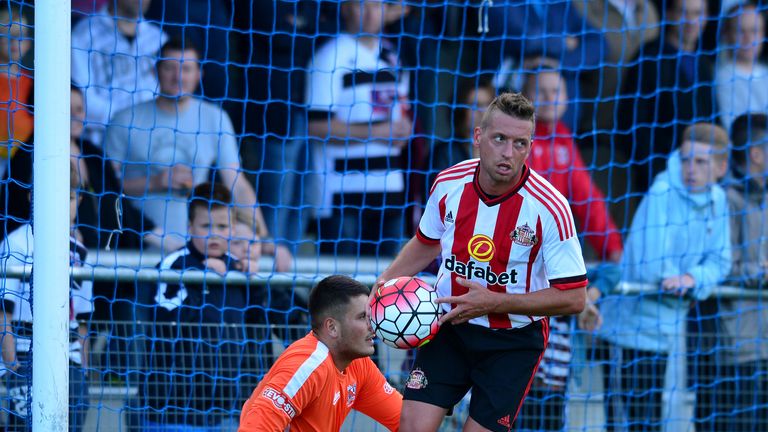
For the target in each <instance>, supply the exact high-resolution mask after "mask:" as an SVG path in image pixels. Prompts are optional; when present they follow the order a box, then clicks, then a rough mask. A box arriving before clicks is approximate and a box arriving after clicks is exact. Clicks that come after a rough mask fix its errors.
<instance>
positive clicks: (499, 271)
mask: <svg viewBox="0 0 768 432" xmlns="http://www.w3.org/2000/svg"><path fill="white" fill-rule="evenodd" d="M478 165H479V160H478V159H471V160H468V161H464V162H461V163H459V164H456V165H454V166H453V167H451V168H448V169H446V170H444V171H443V172H441V173H440V174H439V175H438V176H437V178H436V179H435V182H434V184H433V185H432V190H431V192H430V197H429V200H428V201H427V207H426V209H425V210H424V215H423V216H422V218H421V222H420V223H419V230H418V232H417V234H416V236H417V238H418V239H419V240H420V241H422V242H424V243H428V244H435V243H437V242H439V243H440V245H441V246H442V264H441V266H440V271H439V272H438V276H437V283H436V288H437V292H438V294H439V295H440V296H441V297H444V296H450V295H462V294H464V293H466V292H467V289H466V288H465V287H463V286H461V285H459V284H458V283H457V282H456V280H455V279H456V277H463V278H467V279H471V280H473V281H475V282H478V283H480V284H483V285H485V286H487V287H488V289H490V290H493V291H496V292H507V293H510V294H524V293H529V292H534V291H538V290H542V289H545V288H549V287H553V288H558V289H563V290H565V289H574V288H582V287H585V286H587V276H586V268H585V266H584V258H583V257H582V254H581V245H580V244H579V240H578V238H577V237H576V226H575V224H574V222H573V215H572V214H571V209H570V206H569V205H568V202H567V201H566V199H565V198H564V197H563V195H562V194H560V193H559V192H558V191H557V190H556V189H555V188H554V187H553V186H552V185H551V184H549V182H547V181H546V180H545V179H544V178H542V177H541V176H540V175H539V174H537V173H536V172H535V171H533V170H531V169H529V168H528V167H527V166H525V167H524V168H523V175H522V177H521V179H520V182H519V183H518V184H517V185H516V186H515V187H514V188H512V189H511V190H510V191H509V192H507V193H506V194H504V195H501V196H497V197H492V196H488V195H487V194H485V193H484V192H483V191H482V190H481V189H480V185H479V184H478V182H477V171H478ZM443 307H444V308H445V309H446V310H450V308H451V306H450V305H447V304H444V305H443ZM540 318H542V317H537V316H521V315H511V314H509V315H508V314H490V315H487V316H481V317H477V318H474V319H473V320H472V321H471V322H472V323H473V324H477V325H481V326H484V327H490V328H514V327H523V326H525V325H528V324H530V323H531V322H533V321H535V320H537V319H540Z"/></svg>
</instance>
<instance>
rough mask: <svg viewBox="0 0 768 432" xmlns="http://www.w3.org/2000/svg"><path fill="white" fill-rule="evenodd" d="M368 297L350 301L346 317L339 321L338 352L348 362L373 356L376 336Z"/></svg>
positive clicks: (345, 313)
mask: <svg viewBox="0 0 768 432" xmlns="http://www.w3.org/2000/svg"><path fill="white" fill-rule="evenodd" d="M367 306H368V296H357V297H353V298H352V299H350V300H349V304H348V305H347V307H346V310H345V312H344V315H343V316H342V317H340V320H339V326H340V328H339V335H338V336H339V337H338V345H337V351H338V353H339V355H341V356H343V357H345V358H346V359H348V360H354V359H356V358H360V357H367V356H370V355H373V353H374V349H373V340H374V336H375V334H374V333H373V328H372V327H371V320H370V315H369V314H368V307H367Z"/></svg>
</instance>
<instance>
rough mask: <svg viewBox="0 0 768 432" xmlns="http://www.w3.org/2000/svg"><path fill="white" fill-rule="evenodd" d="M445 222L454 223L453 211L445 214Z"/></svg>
mask: <svg viewBox="0 0 768 432" xmlns="http://www.w3.org/2000/svg"><path fill="white" fill-rule="evenodd" d="M445 223H453V212H452V211H450V210H449V211H448V214H447V215H445Z"/></svg>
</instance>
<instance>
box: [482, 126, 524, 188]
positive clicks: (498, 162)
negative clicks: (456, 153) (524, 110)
mask: <svg viewBox="0 0 768 432" xmlns="http://www.w3.org/2000/svg"><path fill="white" fill-rule="evenodd" d="M532 134H533V122H532V121H530V120H522V119H519V118H515V117H512V116H508V115H506V114H504V113H502V112H500V111H496V112H495V113H493V115H492V117H491V118H490V119H489V121H488V125H487V126H486V128H485V130H483V129H482V128H481V127H478V128H475V136H474V145H475V146H476V147H477V150H478V151H479V153H480V173H479V178H478V180H479V182H480V186H481V187H482V188H483V191H485V193H487V194H491V195H502V194H504V193H505V192H507V191H508V190H509V189H510V188H511V187H513V186H514V185H515V184H516V183H517V181H518V180H519V179H520V173H521V172H522V169H523V165H524V164H525V161H526V159H528V155H529V154H531V136H532Z"/></svg>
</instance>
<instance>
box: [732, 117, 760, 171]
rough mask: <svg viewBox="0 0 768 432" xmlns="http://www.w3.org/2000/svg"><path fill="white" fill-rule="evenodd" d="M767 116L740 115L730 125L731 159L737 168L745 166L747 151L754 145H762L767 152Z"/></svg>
mask: <svg viewBox="0 0 768 432" xmlns="http://www.w3.org/2000/svg"><path fill="white" fill-rule="evenodd" d="M766 140H768V115H765V114H763V113H756V112H755V113H746V114H742V115H740V116H738V117H736V119H735V120H734V121H733V123H732V124H731V142H732V143H733V151H732V153H731V157H732V158H733V163H734V164H736V165H737V166H741V167H743V166H745V165H746V164H747V151H748V150H749V148H750V147H752V146H754V145H762V146H763V148H765V149H766V151H768V142H766Z"/></svg>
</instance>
